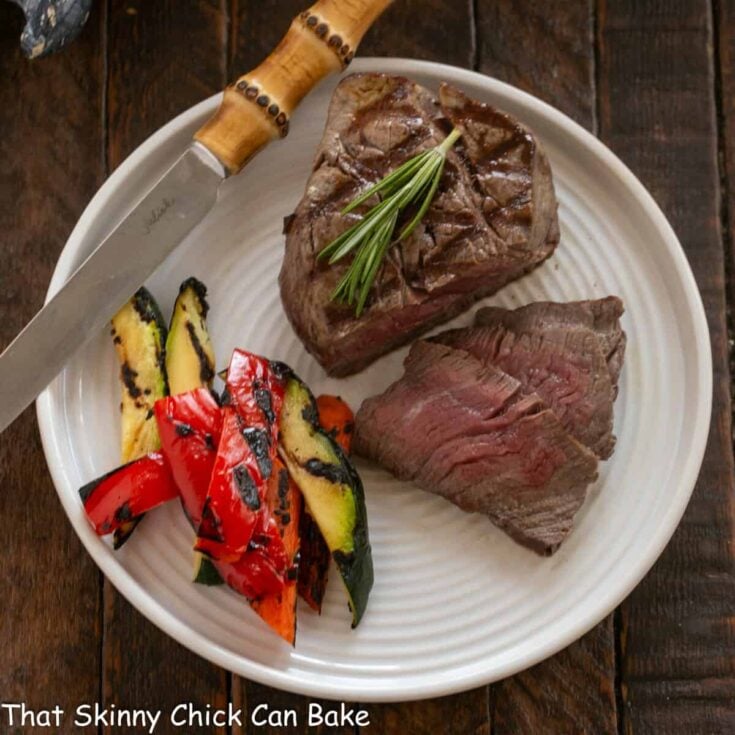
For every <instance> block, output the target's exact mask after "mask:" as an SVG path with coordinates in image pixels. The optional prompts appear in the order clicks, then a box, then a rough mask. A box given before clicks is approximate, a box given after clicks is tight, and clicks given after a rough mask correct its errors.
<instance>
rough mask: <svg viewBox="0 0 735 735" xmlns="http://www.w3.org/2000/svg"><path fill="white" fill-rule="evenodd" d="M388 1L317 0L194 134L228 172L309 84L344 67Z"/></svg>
mask: <svg viewBox="0 0 735 735" xmlns="http://www.w3.org/2000/svg"><path fill="white" fill-rule="evenodd" d="M391 2H392V0H318V2H317V3H316V4H314V5H312V6H311V8H309V9H308V10H305V11H304V12H303V13H301V14H300V15H299V16H297V17H296V18H295V19H294V20H293V22H292V23H291V27H290V28H289V30H288V33H287V34H286V35H285V36H284V37H283V39H282V40H281V42H280V43H279V44H278V46H277V47H276V48H275V50H274V51H273V53H271V55H270V56H269V57H268V58H267V59H266V60H265V61H264V62H263V63H262V64H260V66H258V67H256V68H255V69H253V71H251V72H250V73H249V74H245V75H244V76H242V77H240V78H239V79H238V80H237V81H236V82H235V83H234V84H232V85H230V86H229V87H227V89H225V93H224V99H223V100H222V104H221V105H220V106H219V109H218V110H217V112H216V113H215V114H214V115H213V116H212V118H211V119H210V120H208V121H207V122H206V123H205V124H204V125H203V127H202V128H201V129H200V130H199V131H198V132H197V133H196V135H195V136H194V138H195V140H197V141H199V143H201V144H202V145H204V146H205V147H206V148H208V149H209V151H211V152H212V153H213V154H214V155H215V156H216V157H217V158H218V159H219V160H220V161H221V162H222V164H223V165H224V166H225V167H226V168H227V170H228V171H229V172H230V173H233V174H234V173H237V172H238V171H239V170H240V169H241V168H242V167H243V166H244V165H245V163H246V162H247V161H248V159H249V158H250V157H251V156H252V155H253V154H254V153H256V152H257V151H258V150H260V149H261V148H262V147H263V146H264V145H266V144H267V143H269V142H270V141H271V140H273V139H274V138H278V137H284V136H285V135H286V134H287V133H288V125H289V119H290V117H291V113H292V112H293V111H294V109H296V106H297V105H298V104H299V102H300V101H301V100H302V99H303V98H304V96H306V94H308V92H310V91H311V89H312V88H313V87H314V85H315V84H316V83H317V82H318V81H319V80H321V79H322V78H323V77H325V76H326V75H327V74H331V73H332V72H337V71H340V70H341V69H344V68H345V67H346V66H347V65H348V64H349V63H350V61H352V57H353V56H354V54H355V49H356V48H357V45H358V44H359V43H360V41H361V40H362V37H363V35H364V34H365V31H367V29H368V28H369V27H370V26H371V24H372V23H373V21H374V20H375V19H376V18H377V17H378V16H379V15H380V14H381V13H382V12H383V10H385V8H386V7H388V5H390V3H391Z"/></svg>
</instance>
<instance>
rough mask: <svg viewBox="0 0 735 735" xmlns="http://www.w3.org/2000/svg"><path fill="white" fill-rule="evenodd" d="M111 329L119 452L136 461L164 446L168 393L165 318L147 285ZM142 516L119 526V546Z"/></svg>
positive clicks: (125, 307) (125, 460) (130, 460)
mask: <svg viewBox="0 0 735 735" xmlns="http://www.w3.org/2000/svg"><path fill="white" fill-rule="evenodd" d="M111 333H112V340H113V342H114V344H115V350H116V352H117V356H118V359H119V360H120V383H121V388H122V398H121V401H120V411H121V415H122V437H121V450H120V456H121V459H122V461H123V462H132V461H133V460H134V459H138V458H139V457H142V456H143V455H145V454H148V453H149V452H155V451H156V450H157V449H158V448H159V447H160V446H161V440H160V438H159V436H158V427H157V426H156V420H155V418H154V417H153V406H154V404H155V402H156V401H157V400H158V399H159V398H162V397H163V396H165V395H167V394H168V383H167V381H166V367H165V362H164V360H165V358H164V352H165V343H166V324H165V322H164V321H163V317H162V316H161V310H160V309H159V308H158V304H157V303H156V300H155V299H154V298H153V296H152V295H151V293H150V292H149V291H148V290H147V289H145V288H140V289H138V291H136V293H135V295H134V296H133V298H131V299H130V301H128V303H127V304H125V306H123V307H122V309H120V311H118V312H117V314H115V316H114V317H113V318H112V330H111ZM142 518H143V516H142V515H141V516H138V517H137V518H133V519H131V520H129V521H126V522H125V523H123V524H121V525H120V527H119V528H117V529H115V537H114V546H115V548H116V549H119V548H120V547H121V546H122V545H123V544H124V543H125V542H126V541H127V540H128V539H129V538H130V536H131V534H132V533H133V531H134V530H135V527H136V526H137V525H138V523H139V522H140V520H141V519H142Z"/></svg>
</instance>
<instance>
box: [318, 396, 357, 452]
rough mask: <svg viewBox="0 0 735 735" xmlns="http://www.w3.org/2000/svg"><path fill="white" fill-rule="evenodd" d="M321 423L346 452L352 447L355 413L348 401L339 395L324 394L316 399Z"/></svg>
mask: <svg viewBox="0 0 735 735" xmlns="http://www.w3.org/2000/svg"><path fill="white" fill-rule="evenodd" d="M316 406H317V409H318V411H319V423H320V424H321V426H322V429H324V431H326V432H327V434H330V435H331V436H332V438H333V439H334V441H336V442H337V444H339V445H340V447H342V449H343V450H344V452H345V453H346V454H349V453H350V449H351V448H352V435H353V433H354V431H355V415H354V414H353V413H352V409H351V408H350V407H349V405H348V404H347V402H346V401H344V400H342V399H341V398H340V397H339V396H330V395H327V394H323V395H321V396H319V397H318V398H317V399H316Z"/></svg>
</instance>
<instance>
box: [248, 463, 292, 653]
mask: <svg viewBox="0 0 735 735" xmlns="http://www.w3.org/2000/svg"><path fill="white" fill-rule="evenodd" d="M266 504H267V506H268V509H269V510H270V511H271V514H272V516H273V517H274V518H275V519H276V523H277V524H278V531H279V533H280V535H281V538H282V539H283V543H284V546H285V547H286V553H287V555H288V557H289V561H290V566H289V567H288V569H287V570H286V574H285V584H284V586H283V589H282V590H280V591H279V592H275V593H271V594H269V595H264V596H263V597H261V598H259V599H256V600H252V601H251V603H250V604H251V606H252V608H253V610H255V612H257V613H258V615H260V617H261V618H263V620H265V622H266V623H268V625H269V626H270V627H271V628H272V629H273V630H274V631H276V633H278V635H280V636H281V638H283V639H284V640H286V641H287V642H288V643H290V644H291V645H293V644H294V643H295V641H296V593H297V589H296V584H295V581H296V578H297V577H298V573H299V559H300V546H301V539H300V538H299V519H300V517H301V509H302V504H303V499H302V497H301V491H300V490H299V488H298V486H297V485H296V483H295V482H294V481H293V480H292V479H291V478H290V477H289V474H288V470H287V469H286V467H285V465H284V464H283V462H282V461H281V459H280V458H278V457H277V458H276V462H275V469H274V473H273V475H272V476H271V479H270V481H269V483H268V492H267V493H266Z"/></svg>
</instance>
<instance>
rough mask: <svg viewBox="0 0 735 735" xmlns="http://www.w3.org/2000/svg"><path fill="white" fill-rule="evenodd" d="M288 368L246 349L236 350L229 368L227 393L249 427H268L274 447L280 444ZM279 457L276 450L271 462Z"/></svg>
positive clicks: (263, 428) (266, 428)
mask: <svg viewBox="0 0 735 735" xmlns="http://www.w3.org/2000/svg"><path fill="white" fill-rule="evenodd" d="M287 371H288V368H287V367H286V366H285V365H282V364H281V363H273V362H271V361H270V360H266V359H265V358H264V357H259V356H258V355H253V354H251V353H249V352H245V351H244V350H235V351H234V352H233V353H232V359H231V360H230V366H229V368H228V369H227V392H228V394H229V400H230V403H231V405H233V406H234V407H235V408H236V409H237V412H238V414H239V415H240V417H241V418H242V420H243V422H244V423H245V425H246V426H248V427H252V428H257V429H262V430H265V431H266V432H267V433H268V434H269V436H270V439H271V442H270V444H271V447H276V446H277V444H278V431H279V428H278V427H279V419H280V416H281V407H282V406H283V396H284V394H285V392H286V373H287ZM273 457H275V450H274V451H273V453H272V456H271V461H272V459H273Z"/></svg>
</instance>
